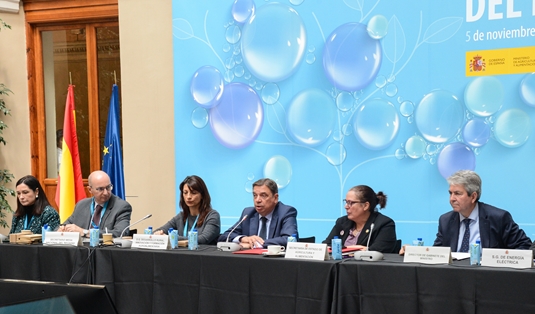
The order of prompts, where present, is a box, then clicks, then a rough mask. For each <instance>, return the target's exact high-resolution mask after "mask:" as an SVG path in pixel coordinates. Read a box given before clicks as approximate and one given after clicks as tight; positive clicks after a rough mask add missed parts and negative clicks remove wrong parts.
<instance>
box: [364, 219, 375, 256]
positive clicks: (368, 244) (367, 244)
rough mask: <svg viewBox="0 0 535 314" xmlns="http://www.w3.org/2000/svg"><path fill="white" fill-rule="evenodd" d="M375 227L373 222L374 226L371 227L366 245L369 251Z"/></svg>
mask: <svg viewBox="0 0 535 314" xmlns="http://www.w3.org/2000/svg"><path fill="white" fill-rule="evenodd" d="M373 227H375V224H374V223H373V222H372V225H371V226H370V235H369V236H368V243H366V248H367V249H369V248H370V239H371V238H372V232H373Z"/></svg>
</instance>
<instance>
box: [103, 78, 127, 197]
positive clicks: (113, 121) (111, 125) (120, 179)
mask: <svg viewBox="0 0 535 314" xmlns="http://www.w3.org/2000/svg"><path fill="white" fill-rule="evenodd" d="M118 113H119V87H117V85H116V84H113V88H112V93H111V99H110V111H109V112H108V123H107V124H106V137H105V138H104V150H103V151H102V161H103V165H102V171H104V172H106V173H107V174H108V175H109V176H110V180H111V184H113V194H115V195H117V196H118V197H120V198H122V199H123V200H124V199H125V194H124V171H123V154H122V152H121V139H120V132H119V130H120V126H119V115H118Z"/></svg>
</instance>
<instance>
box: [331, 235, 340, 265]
mask: <svg viewBox="0 0 535 314" xmlns="http://www.w3.org/2000/svg"><path fill="white" fill-rule="evenodd" d="M331 251H332V257H333V259H334V260H340V259H342V239H339V238H338V236H335V237H334V239H332V241H331Z"/></svg>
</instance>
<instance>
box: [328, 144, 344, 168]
mask: <svg viewBox="0 0 535 314" xmlns="http://www.w3.org/2000/svg"><path fill="white" fill-rule="evenodd" d="M325 156H326V157H327V161H328V162H329V163H330V164H331V165H333V166H339V165H341V164H342V163H343V162H344V161H345V160H346V156H347V152H346V148H345V146H344V145H343V144H341V143H332V144H331V145H329V147H327V150H326V151H325Z"/></svg>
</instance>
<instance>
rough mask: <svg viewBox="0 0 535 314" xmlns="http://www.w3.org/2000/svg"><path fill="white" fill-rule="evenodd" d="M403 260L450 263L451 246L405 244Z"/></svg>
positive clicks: (407, 261)
mask: <svg viewBox="0 0 535 314" xmlns="http://www.w3.org/2000/svg"><path fill="white" fill-rule="evenodd" d="M403 262H404V263H422V264H451V248H450V247H443V246H406V247H405V257H404V258H403Z"/></svg>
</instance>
